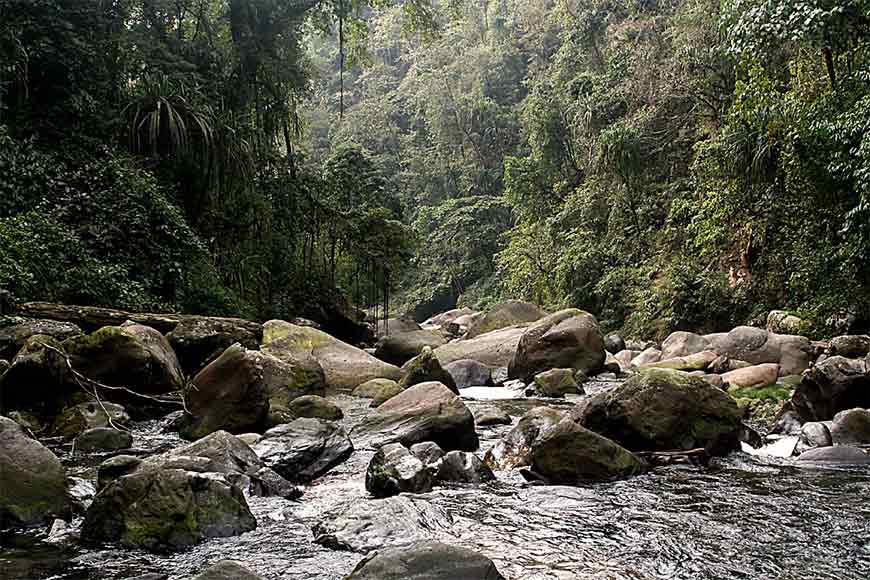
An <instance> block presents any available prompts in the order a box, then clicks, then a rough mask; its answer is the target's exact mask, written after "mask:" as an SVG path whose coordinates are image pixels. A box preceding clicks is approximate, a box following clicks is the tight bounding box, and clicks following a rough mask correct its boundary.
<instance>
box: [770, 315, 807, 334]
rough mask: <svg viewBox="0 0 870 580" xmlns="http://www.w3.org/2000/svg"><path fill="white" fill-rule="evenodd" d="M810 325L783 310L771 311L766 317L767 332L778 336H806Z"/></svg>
mask: <svg viewBox="0 0 870 580" xmlns="http://www.w3.org/2000/svg"><path fill="white" fill-rule="evenodd" d="M810 327H811V325H810V323H809V322H808V321H806V320H803V319H802V318H799V317H797V316H795V315H794V314H790V313H788V312H786V311H785V310H771V311H770V313H769V314H768V315H767V331H768V332H775V333H778V334H806V333H807V332H808V331H809V330H810Z"/></svg>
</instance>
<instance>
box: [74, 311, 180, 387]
mask: <svg viewBox="0 0 870 580" xmlns="http://www.w3.org/2000/svg"><path fill="white" fill-rule="evenodd" d="M63 347H64V350H65V351H66V352H67V354H68V355H69V357H70V360H71V362H72V366H73V367H74V368H75V369H76V370H77V371H78V372H80V373H82V374H83V375H85V376H86V377H88V378H90V379H93V380H95V381H99V382H101V383H105V384H107V385H111V386H121V387H126V388H128V389H131V390H133V391H135V392H137V393H143V394H148V395H162V394H166V393H171V392H173V391H178V390H180V389H181V388H182V387H183V386H184V374H183V373H182V371H181V366H180V365H179V364H178V358H177V357H176V356H175V352H174V351H173V350H172V347H171V346H169V342H168V341H167V340H166V338H165V337H164V336H163V335H162V334H160V333H159V332H158V331H156V330H154V329H153V328H151V327H149V326H143V325H141V324H135V323H132V322H127V323H124V324H122V325H121V326H104V327H103V328H101V329H99V330H97V331H96V332H93V333H91V334H88V335H84V336H78V337H75V338H71V339H68V340H65V341H64V342H63Z"/></svg>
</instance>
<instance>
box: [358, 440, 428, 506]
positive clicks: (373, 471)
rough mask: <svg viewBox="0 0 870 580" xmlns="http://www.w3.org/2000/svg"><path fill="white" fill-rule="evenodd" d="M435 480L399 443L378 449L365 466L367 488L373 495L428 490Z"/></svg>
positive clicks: (422, 464) (380, 495)
mask: <svg viewBox="0 0 870 580" xmlns="http://www.w3.org/2000/svg"><path fill="white" fill-rule="evenodd" d="M433 483H434V479H433V477H432V472H431V471H430V470H429V469H428V468H427V467H426V465H425V464H424V463H423V462H422V461H420V459H418V458H417V457H415V456H414V455H412V454H411V452H410V451H409V450H408V448H407V447H405V446H404V445H402V444H400V443H391V444H389V445H384V446H383V447H381V448H380V449H378V451H377V453H375V455H374V457H372V459H371V461H370V462H369V466H368V468H367V469H366V490H368V492H369V493H370V494H372V495H373V496H374V497H390V496H393V495H398V494H400V493H426V492H427V491H430V490H431V489H432V484H433Z"/></svg>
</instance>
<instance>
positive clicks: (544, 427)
mask: <svg viewBox="0 0 870 580" xmlns="http://www.w3.org/2000/svg"><path fill="white" fill-rule="evenodd" d="M563 418H564V414H563V413H562V412H560V411H557V410H556V409H553V408H552V407H535V408H534V409H532V410H531V411H529V412H528V413H526V414H525V415H523V416H522V418H520V420H519V421H518V422H517V424H516V425H515V426H514V428H513V429H511V430H510V431H509V432H508V433H507V435H505V436H504V438H503V439H502V440H501V441H499V442H498V443H496V444H495V445H493V446H492V447H491V448H490V449H489V450H488V451H487V452H486V455H485V456H484V458H483V460H484V462H485V463H486V464H487V465H489V466H490V467H491V468H493V469H498V470H506V469H514V468H516V467H523V466H527V465H531V463H532V447H534V445H535V443H536V442H537V441H539V440H540V438H541V437H543V436H544V434H545V433H546V432H547V431H549V430H550V429H552V428H553V427H555V426H556V425H558V424H559V423H560V422H561V421H562V419H563Z"/></svg>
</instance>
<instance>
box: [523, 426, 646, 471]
mask: <svg viewBox="0 0 870 580" xmlns="http://www.w3.org/2000/svg"><path fill="white" fill-rule="evenodd" d="M644 468H645V466H644V463H643V461H641V460H640V459H638V458H637V457H636V456H635V455H634V454H633V453H631V452H630V451H628V450H627V449H624V448H623V447H621V446H620V445H618V444H617V443H616V442H614V441H612V440H610V439H608V438H607V437H603V436H601V435H599V434H598V433H595V432H593V431H590V430H589V429H586V428H585V427H583V426H581V425H578V424H577V423H575V422H574V421H572V420H570V419H565V420H563V421H561V422H560V423H558V424H557V425H556V426H554V427H553V428H552V429H549V430H547V432H546V433H544V434H543V435H542V436H541V437H540V438H539V439H538V440H537V441H536V442H535V443H534V444H533V446H532V470H533V471H534V472H535V473H536V474H538V475H540V476H542V477H544V478H545V479H546V480H547V481H548V482H549V483H551V484H557V485H578V484H580V483H584V482H588V481H610V480H614V479H622V478H625V477H629V476H632V475H636V474H638V473H641V472H642V471H644Z"/></svg>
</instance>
